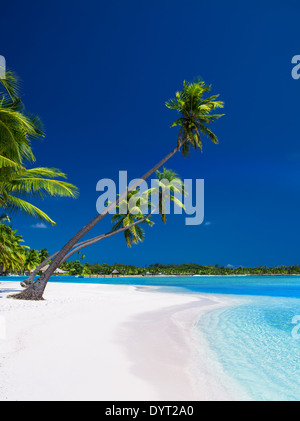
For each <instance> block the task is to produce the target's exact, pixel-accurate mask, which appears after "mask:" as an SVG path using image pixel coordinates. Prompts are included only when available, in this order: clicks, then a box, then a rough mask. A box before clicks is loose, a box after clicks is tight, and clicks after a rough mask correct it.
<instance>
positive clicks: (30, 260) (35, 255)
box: [23, 249, 40, 272]
mask: <svg viewBox="0 0 300 421" xmlns="http://www.w3.org/2000/svg"><path fill="white" fill-rule="evenodd" d="M39 263H40V256H39V252H38V251H37V250H35V249H32V250H26V251H25V262H24V266H23V271H24V272H25V271H29V272H31V271H32V270H33V269H35V268H36V267H37V266H38V265H39Z"/></svg>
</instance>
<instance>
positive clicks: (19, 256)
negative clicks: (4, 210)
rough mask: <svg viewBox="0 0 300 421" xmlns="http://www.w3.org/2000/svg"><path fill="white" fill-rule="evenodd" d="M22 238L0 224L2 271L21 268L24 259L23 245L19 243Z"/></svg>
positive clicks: (0, 263) (0, 262) (13, 270)
mask: <svg viewBox="0 0 300 421" xmlns="http://www.w3.org/2000/svg"><path fill="white" fill-rule="evenodd" d="M22 242H23V239H22V237H21V236H20V235H18V234H17V231H13V230H12V228H11V227H10V226H8V225H5V224H0V265H1V267H2V271H4V272H8V271H12V272H17V271H20V270H22V267H23V264H24V261H25V247H24V246H22V245H21V244H20V243H22Z"/></svg>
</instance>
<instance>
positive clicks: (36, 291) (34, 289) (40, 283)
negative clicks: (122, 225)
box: [10, 139, 187, 300]
mask: <svg viewBox="0 0 300 421" xmlns="http://www.w3.org/2000/svg"><path fill="white" fill-rule="evenodd" d="M186 141H187V139H185V140H183V141H181V142H180V143H179V144H178V145H177V146H176V148H174V149H173V150H172V152H170V153H169V154H168V155H167V156H166V157H165V158H163V159H162V160H161V161H160V162H159V163H158V164H157V165H155V166H154V167H153V168H152V169H151V170H149V171H148V172H147V173H146V174H145V175H144V176H143V177H142V178H141V179H139V180H138V181H137V182H136V183H134V185H133V186H132V187H131V188H130V189H128V190H127V191H125V192H124V193H122V194H121V195H120V196H119V197H118V198H117V199H116V200H115V201H114V202H113V203H111V204H110V205H109V206H108V207H107V208H106V209H105V210H104V211H102V212H101V213H100V214H99V215H97V216H96V217H95V218H94V219H92V221H90V222H89V223H88V224H87V225H85V226H84V227H83V228H82V229H81V230H80V231H79V232H78V233H77V234H76V235H74V237H73V238H71V240H70V241H68V242H67V244H66V245H65V246H64V247H63V248H62V249H61V250H60V252H59V253H58V254H57V255H56V257H55V258H54V260H53V261H52V263H51V264H50V266H49V268H48V269H47V270H46V272H45V273H43V274H42V275H41V276H40V278H39V279H38V280H37V281H36V282H35V283H34V284H32V285H30V286H29V287H28V288H27V289H26V290H25V291H23V292H21V293H20V294H17V295H13V296H10V298H16V299H20V300H42V299H43V294H44V291H45V288H46V286H47V283H48V281H49V279H50V277H51V276H52V275H53V273H54V272H55V270H56V269H57V268H58V267H59V266H60V264H61V262H62V260H63V259H64V257H65V256H66V255H67V254H68V253H69V252H70V250H72V248H73V247H74V246H75V245H76V243H77V242H78V241H79V240H80V239H81V238H82V237H83V236H84V235H86V234H87V233H88V232H89V231H90V230H91V229H92V228H94V226H95V225H97V224H98V223H99V222H100V221H101V220H102V219H103V218H104V217H105V216H106V215H107V214H109V212H110V211H111V210H113V209H114V208H115V207H116V206H117V205H118V204H119V202H121V201H122V200H123V199H124V198H125V197H126V196H127V194H128V193H129V192H131V191H133V190H135V189H136V188H137V187H139V186H140V185H141V183H142V181H143V180H146V179H147V178H148V177H150V176H151V175H152V174H153V173H154V172H155V171H156V170H158V169H159V168H160V167H161V166H162V165H164V164H165V162H167V161H168V160H169V159H170V158H172V156H173V155H175V153H176V152H178V151H179V150H180V148H181V146H182V145H183V144H184V143H185V142H186Z"/></svg>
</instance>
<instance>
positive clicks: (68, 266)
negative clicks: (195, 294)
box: [61, 260, 300, 276]
mask: <svg viewBox="0 0 300 421" xmlns="http://www.w3.org/2000/svg"><path fill="white" fill-rule="evenodd" d="M61 269H63V270H66V271H67V272H68V274H69V275H110V274H111V273H112V271H113V270H114V269H117V270H118V272H120V274H122V275H128V276H129V275H145V276H147V275H149V276H150V275H159V274H161V275H300V265H293V266H275V267H266V266H258V267H255V268H243V267H237V268H228V267H225V266H220V265H215V266H213V265H199V264H197V263H186V264H184V263H183V264H179V265H175V264H170V265H164V264H160V263H155V264H152V265H149V266H142V267H138V266H134V265H125V264H120V263H116V264H114V265H108V264H106V263H102V264H100V263H94V264H90V263H84V264H83V263H82V262H80V261H79V260H75V261H71V262H67V263H64V264H62V266H61Z"/></svg>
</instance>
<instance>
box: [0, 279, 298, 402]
mask: <svg viewBox="0 0 300 421" xmlns="http://www.w3.org/2000/svg"><path fill="white" fill-rule="evenodd" d="M22 279H24V278H21V277H20V278H3V280H15V281H18V282H20V280H22ZM0 281H1V278H0ZM51 282H77V283H102V284H118V285H121V284H122V285H129V284H130V285H151V286H158V287H160V289H162V290H168V291H174V292H175V291H180V292H181V293H182V292H187V293H190V292H193V293H213V294H227V295H229V298H235V300H234V302H235V304H234V305H232V306H229V307H224V308H221V309H218V310H213V311H210V312H208V313H205V314H204V315H203V316H201V318H200V319H199V321H198V325H197V329H198V331H197V334H198V335H199V342H200V343H201V346H200V354H201V351H203V344H207V346H208V347H209V356H210V358H211V369H212V374H213V373H214V374H216V373H217V375H218V376H219V377H218V379H219V381H220V383H222V382H223V384H224V387H226V388H227V390H229V392H230V393H231V394H232V395H233V396H235V397H237V398H240V399H250V400H268V401H275V400H276V401H278V400H285V401H295V400H297V401H298V400H300V337H299V338H298V336H297V333H299V334H300V277H298V276H257V277H255V276H242V277H227V276H226V277H159V278H152V277H142V278H130V277H128V278H113V279H112V278H105V279H103V278H98V279H97V278H86V279H82V278H75V277H54V278H52V279H51ZM174 287H176V288H174ZM297 315H299V321H298V322H297V324H294V323H292V322H293V318H294V317H295V316H297ZM298 326H299V330H298ZM293 332H294V334H293ZM295 333H296V335H295ZM299 336H300V335H299Z"/></svg>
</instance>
